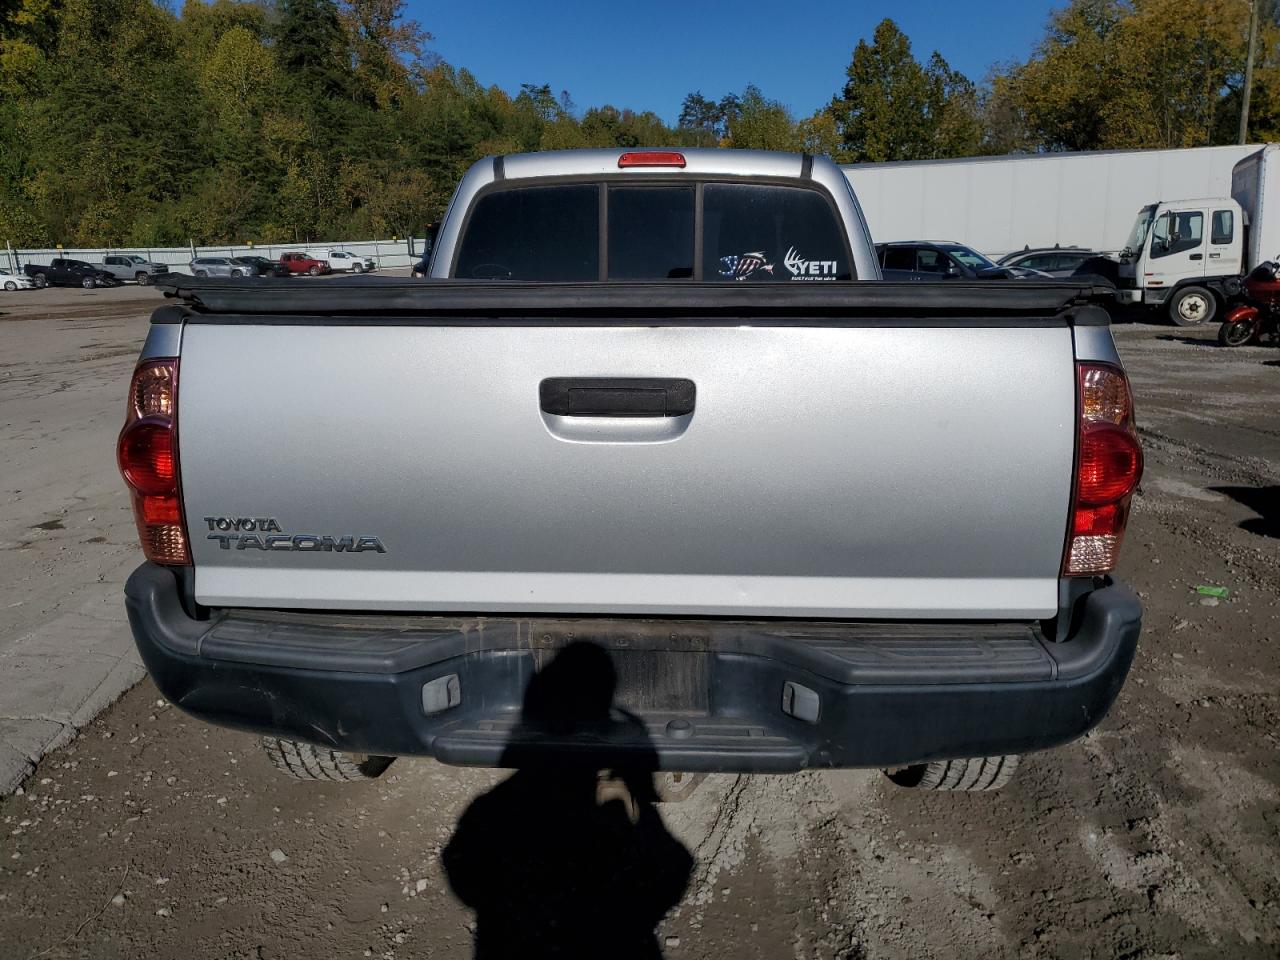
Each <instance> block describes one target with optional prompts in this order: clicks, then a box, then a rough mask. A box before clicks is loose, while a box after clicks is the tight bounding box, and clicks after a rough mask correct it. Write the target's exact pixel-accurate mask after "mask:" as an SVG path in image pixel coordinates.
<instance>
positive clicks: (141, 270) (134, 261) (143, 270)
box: [94, 253, 173, 285]
mask: <svg viewBox="0 0 1280 960" xmlns="http://www.w3.org/2000/svg"><path fill="white" fill-rule="evenodd" d="M94 266H95V267H97V268H98V269H99V270H102V271H104V272H105V273H109V274H111V275H112V276H113V277H115V278H116V279H117V280H137V281H138V283H140V284H143V285H146V284H149V283H155V281H156V278H157V277H160V276H163V275H164V274H166V273H169V272H171V270H172V269H173V268H172V267H170V266H168V265H167V264H163V263H154V262H152V261H150V260H147V259H145V258H143V257H140V256H138V255H137V254H136V253H114V254H111V255H109V256H106V257H103V258H102V262H101V263H95V264H94Z"/></svg>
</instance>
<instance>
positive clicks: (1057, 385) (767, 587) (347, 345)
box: [179, 151, 1109, 620]
mask: <svg viewBox="0 0 1280 960" xmlns="http://www.w3.org/2000/svg"><path fill="white" fill-rule="evenodd" d="M689 153H690V154H693V153H694V151H689ZM610 155H611V156H614V157H616V152H611V153H610ZM735 156H736V155H735ZM691 165H692V164H691ZM852 222H855V223H856V222H857V221H856V220H855V221H852ZM853 246H854V249H855V250H856V249H858V247H859V244H858V243H855V244H854V245H853ZM656 323H657V324H659V325H653V326H649V325H644V324H637V325H635V326H628V327H593V326H564V327H557V326H550V325H542V326H536V327H529V326H523V327H522V326H517V325H497V326H447V327H446V326H430V325H423V326H413V325H409V326H377V325H372V326H365V325H351V326H342V325H334V326H324V325H315V326H309V327H307V328H306V329H305V330H302V329H298V328H296V327H289V326H274V325H252V324H228V325H219V324H217V323H200V324H193V325H189V326H187V327H186V329H185V331H184V333H183V335H182V362H181V370H180V376H179V441H180V446H181V449H180V457H181V469H182V485H183V495H184V499H185V510H186V516H187V525H188V529H189V532H190V537H191V542H192V550H193V559H194V563H195V592H196V596H197V599H198V600H199V601H200V602H202V603H205V604H209V605H211V606H247V607H254V606H263V607H281V606H287V607H295V608H327V609H351V610H406V611H408V610H435V611H448V610H454V611H469V612H473V613H478V612H501V611H505V612H565V613H573V612H584V613H586V612H591V613H618V614H700V615H732V616H773V617H793V616H794V617H814V616H818V617H826V616H831V617H852V618H856V617H877V618H904V619H905V618H909V619H916V620H918V619H930V618H948V617H952V618H956V617H959V618H965V617H974V618H1032V617H1043V616H1051V615H1053V614H1054V613H1055V612H1056V610H1057V606H1058V575H1059V567H1060V564H1061V560H1062V549H1063V541H1064V537H1065V531H1066V525H1067V519H1068V509H1069V501H1070V489H1069V487H1070V481H1071V475H1072V458H1073V446H1074V436H1075V429H1074V424H1075V384H1074V376H1075V374H1074V362H1073V361H1074V356H1073V336H1072V333H1073V331H1072V329H1071V328H1070V327H1067V326H1026V327H1021V326H1004V327H1001V326H993V327H982V326H968V325H963V324H960V325H957V326H956V327H942V328H939V327H932V328H928V327H919V326H915V327H913V326H910V325H904V326H894V325H885V326H883V327H881V326H862V327H852V328H832V327H790V328H783V327H769V326H742V327H723V326H721V327H697V326H661V325H660V321H657V322H656ZM1100 329H1102V328H1100ZM1077 333H1079V331H1077ZM1108 339H1109V338H1108ZM1101 349H1102V348H1101V346H1096V347H1095V350H1101ZM264 357H267V358H277V359H276V361H275V362H273V363H270V364H264V363H260V362H257V361H256V358H264ZM548 377H670V378H687V379H690V380H692V381H694V383H695V384H696V388H697V398H696V405H695V408H694V411H693V413H692V414H690V415H688V417H687V418H670V419H671V420H683V421H684V422H680V423H668V422H655V419H654V418H644V417H640V418H634V419H629V420H616V419H615V420H611V421H609V420H602V419H597V418H591V417H586V418H578V417H570V418H560V417H552V416H549V415H547V414H545V413H544V412H543V411H542V410H541V408H540V404H539V383H540V382H541V381H542V380H543V379H544V378H548ZM566 420H567V421H574V422H571V423H566V422H562V421H566ZM205 518H224V519H228V518H271V519H273V520H275V521H277V523H278V525H279V528H280V533H279V535H280V536H284V537H285V538H286V540H287V539H288V538H289V537H290V536H293V535H307V536H313V537H317V538H320V537H326V536H327V537H333V538H342V537H356V538H359V537H375V538H377V539H378V542H379V544H380V545H381V546H382V547H383V548H384V549H385V553H380V552H376V551H373V550H366V551H362V552H347V551H341V552H339V551H327V552H326V551H322V550H304V551H301V552H296V551H292V550H262V549H257V548H255V547H254V546H253V545H252V544H251V545H250V546H249V547H248V548H240V541H238V540H237V541H225V542H227V543H228V548H227V549H223V547H222V543H223V542H224V541H222V540H219V539H218V538H217V537H218V536H219V535H224V536H225V531H220V530H218V529H216V528H215V529H213V530H210V529H208V521H206V519H205ZM255 536H258V537H261V534H260V533H259V534H255ZM211 537H212V538H211ZM310 542H311V541H308V543H310Z"/></svg>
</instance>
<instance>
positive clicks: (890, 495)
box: [118, 150, 1142, 790]
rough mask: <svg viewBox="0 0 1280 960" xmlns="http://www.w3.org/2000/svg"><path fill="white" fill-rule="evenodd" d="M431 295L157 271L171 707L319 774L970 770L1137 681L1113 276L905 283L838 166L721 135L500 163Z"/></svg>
mask: <svg viewBox="0 0 1280 960" xmlns="http://www.w3.org/2000/svg"><path fill="white" fill-rule="evenodd" d="M429 273H430V278H429V279H426V280H409V279H395V278H379V277H363V278H349V279H344V280H337V281H333V282H330V283H326V284H320V285H316V286H307V287H305V288H300V287H298V286H297V285H295V284H291V283H288V282H283V281H281V282H276V281H271V280H264V281H260V282H257V283H254V284H244V283H239V284H236V283H233V282H231V281H223V280H217V279H200V278H190V277H178V276H175V277H173V278H171V279H170V280H169V281H166V282H165V283H164V284H162V289H163V290H164V291H165V293H166V294H168V295H169V296H170V297H171V302H170V303H168V304H166V305H164V306H162V307H160V308H159V309H157V310H156V312H155V314H154V316H153V318H152V327H151V332H150V335H149V336H148V338H147V341H146V345H145V347H144V349H143V352H142V357H141V360H140V362H139V365H138V367H137V371H136V373H135V375H134V379H133V384H132V386H131V388H130V392H129V403H128V412H127V418H126V424H125V426H124V429H123V431H122V433H121V435H120V441H119V450H118V454H119V462H120V467H121V470H122V472H123V475H124V478H125V480H126V482H127V484H128V487H129V490H130V492H131V494H132V497H133V503H134V507H135V511H136V514H137V521H138V531H139V535H140V537H141V541H142V545H143V550H144V553H145V554H146V557H147V562H146V563H145V564H143V565H142V566H141V567H140V568H139V569H138V570H137V572H135V573H134V574H133V576H132V577H131V578H130V580H129V582H128V586H127V589H126V604H127V608H128V612H129V617H130V621H131V623H132V626H133V632H134V636H135V638H136V640H137V643H138V647H139V649H140V651H141V653H142V657H143V659H144V660H145V662H146V664H147V666H148V668H149V670H150V671H151V674H152V676H153V677H154V679H155V682H156V683H157V685H158V686H159V688H160V690H161V691H162V692H163V693H164V695H165V696H167V697H168V698H169V699H170V700H171V701H172V702H173V703H174V704H176V705H177V706H179V707H181V708H182V709H184V710H186V711H188V712H190V713H192V714H194V715H196V716H198V717H204V718H206V719H208V720H209V721H211V722H215V723H222V724H227V725H231V726H235V727H239V728H242V729H245V730H250V731H256V732H258V733H261V734H263V735H265V737H266V740H265V743H266V746H267V750H268V752H269V753H270V755H271V756H272V758H273V760H274V761H275V762H276V764H277V765H278V766H279V767H280V768H281V769H283V770H285V771H286V772H288V773H290V774H293V775H295V776H299V777H310V778H317V779H346V780H357V779H362V778H367V777H372V776H376V775H377V774H378V773H380V772H381V771H382V770H384V769H385V768H386V766H387V765H388V764H389V763H390V761H391V758H393V757H396V756H404V755H429V756H434V757H437V758H438V759H440V760H442V761H445V762H447V763H462V764H481V765H500V766H513V765H525V764H532V763H541V762H546V763H570V762H576V763H581V764H587V765H590V766H594V767H597V768H600V767H614V768H617V767H627V766H631V767H635V768H641V769H647V770H655V771H656V770H666V771H710V770H722V771H723V770H732V771H775V772H776V771H793V770H799V769H803V768H812V767H881V768H885V769H887V770H888V771H890V773H891V776H892V777H893V778H894V779H895V781H896V782H898V783H901V784H904V785H915V786H924V787H935V788H950V789H975V790H976V789H989V788H993V787H997V786H1000V785H1001V784H1002V783H1004V782H1005V781H1006V780H1007V779H1008V777H1009V776H1010V774H1011V773H1012V771H1013V768H1014V766H1015V763H1016V759H1017V755H1018V754H1021V753H1024V752H1026V751H1030V750H1037V749H1041V748H1045V747H1050V746H1053V745H1055V744H1060V743H1064V742H1066V741H1069V740H1071V739H1072V738H1074V737H1078V736H1079V735H1081V734H1082V733H1084V732H1085V731H1086V730H1088V729H1089V728H1090V727H1092V726H1093V725H1094V724H1096V723H1097V722H1098V721H1099V720H1100V719H1101V718H1102V716H1103V715H1104V714H1105V713H1106V711H1107V710H1108V708H1109V707H1110V705H1111V704H1112V702H1113V701H1114V699H1115V697H1116V694H1117V693H1118V691H1119V689H1120V687H1121V684H1122V683H1123V682H1124V678H1125V676H1126V674H1127V672H1128V669H1129V666H1130V663H1131V661H1132V658H1133V654H1134V649H1135V644H1136V642H1137V638H1138V633H1139V627H1140V622H1141V609H1140V607H1139V604H1138V602H1137V600H1136V599H1135V597H1134V596H1133V594H1132V593H1131V592H1129V591H1128V590H1127V589H1125V588H1124V587H1123V586H1121V585H1119V584H1117V583H1115V582H1113V581H1112V579H1111V576H1110V574H1111V571H1112V570H1113V569H1114V566H1115V564H1116V560H1117V556H1118V552H1119V549H1120V544H1121V540H1122V538H1123V535H1124V528H1125V522H1126V519H1127V515H1128V511H1129V501H1130V497H1131V495H1132V493H1133V491H1134V489H1135V487H1136V485H1137V482H1138V479H1139V476H1140V473H1141V469H1142V454H1141V449H1140V447H1139V444H1138V440H1137V434H1136V430H1135V426H1134V414H1133V405H1132V400H1131V397H1130V392H1129V386H1128V382H1127V380H1126V377H1125V374H1124V372H1123V370H1122V368H1121V365H1120V361H1119V358H1118V357H1117V355H1116V351H1115V346H1114V344H1113V342H1112V339H1111V332H1110V329H1109V321H1108V318H1107V314H1106V312H1105V311H1104V310H1103V309H1102V308H1100V307H1099V306H1097V305H1096V304H1095V303H1094V301H1095V300H1096V299H1098V298H1101V297H1108V296H1110V295H1111V289H1110V287H1104V288H1099V287H1094V286H1091V285H1089V284H1086V283H1071V282H1054V283H1050V282H1039V281H1034V280H1032V281H1026V282H1021V283H1017V284H1010V283H982V282H967V281H962V280H960V281H956V282H954V283H948V284H936V285H932V286H929V287H922V286H921V285H919V284H914V285H913V284H896V283H889V282H884V281H881V280H880V274H879V270H878V267H877V264H876V260H875V255H874V251H873V248H872V244H871V238H870V237H869V236H868V234H867V230H866V227H865V225H864V222H863V219H862V215H861V212H860V210H859V206H858V203H857V200H856V198H855V197H854V195H853V193H852V191H851V190H850V188H849V185H848V183H847V181H846V180H845V178H844V177H843V176H842V175H841V173H840V171H839V169H838V168H837V167H835V166H834V165H833V164H831V163H830V162H828V161H826V160H823V159H815V158H812V157H808V156H803V157H802V156H797V155H788V154H775V153H757V152H747V151H717V150H687V151H680V152H675V151H657V150H635V151H625V152H623V151H617V150H594V151H574V152H566V153H544V154H536V155H527V156H508V157H499V158H491V159H487V160H483V161H481V162H479V163H477V164H476V165H475V166H474V167H473V168H472V169H471V171H470V172H469V173H467V175H466V176H465V177H464V178H463V180H462V182H461V184H460V185H459V187H458V190H457V192H456V194H455V195H454V197H453V200H452V202H451V204H450V206H449V209H448V213H447V215H446V217H445V219H444V221H443V224H442V227H441V229H440V232H439V239H438V242H437V243H436V245H435V248H434V251H433V254H432V260H431V263H430V265H429ZM552 679H554V683H553V682H552Z"/></svg>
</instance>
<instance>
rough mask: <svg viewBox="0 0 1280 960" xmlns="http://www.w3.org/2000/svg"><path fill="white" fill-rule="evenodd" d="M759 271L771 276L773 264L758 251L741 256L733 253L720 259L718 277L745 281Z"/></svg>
mask: <svg viewBox="0 0 1280 960" xmlns="http://www.w3.org/2000/svg"><path fill="white" fill-rule="evenodd" d="M760 271H763V272H764V273H767V274H769V275H770V276H772V275H773V264H772V263H770V262H769V261H768V259H767V258H766V257H765V255H764V252H763V251H760V250H755V251H752V252H751V253H744V254H742V255H741V256H739V255H738V254H736V253H735V254H732V255H730V256H727V257H721V258H720V276H722V277H724V278H725V279H733V280H746V279H747V278H748V277H750V276H752V275H754V274H756V273H758V272H760Z"/></svg>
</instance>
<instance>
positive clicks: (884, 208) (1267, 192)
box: [844, 145, 1280, 325]
mask: <svg viewBox="0 0 1280 960" xmlns="http://www.w3.org/2000/svg"><path fill="white" fill-rule="evenodd" d="M1278 149H1280V148H1278V147H1277V146H1276V145H1271V146H1267V147H1262V146H1258V145H1246V146H1229V147H1198V148H1192V149H1186V150H1125V151H1104V152H1095V153H1058V154H1035V155H1031V156H1004V157H977V158H972V159H962V160H937V161H916V162H907V163H871V164H853V165H850V166H846V167H845V168H844V171H845V175H846V176H847V177H848V179H849V181H850V182H851V183H852V184H853V187H854V190H855V192H856V193H857V195H858V199H859V201H860V202H861V203H862V207H863V211H864V213H865V215H866V218H867V222H868V225H869V226H870V229H871V235H872V236H873V237H875V239H876V240H877V241H893V240H925V239H931V240H932V239H948V240H957V241H961V242H963V243H967V244H968V245H969V246H971V247H974V248H976V249H978V250H981V251H982V252H984V253H987V254H988V255H991V256H1000V255H1002V254H1004V253H1008V252H1011V251H1014V250H1021V249H1022V248H1023V247H1052V246H1055V245H1059V246H1064V247H1066V246H1083V247H1089V248H1091V249H1094V250H1098V251H1106V252H1109V253H1112V254H1114V256H1115V259H1116V261H1117V262H1116V265H1115V267H1114V269H1113V274H1112V276H1113V279H1115V281H1116V284H1117V286H1118V287H1119V288H1120V289H1119V293H1118V297H1117V299H1119V300H1120V301H1121V302H1122V303H1130V304H1145V305H1147V306H1150V307H1160V306H1163V307H1165V308H1166V309H1167V310H1168V313H1169V316H1170V318H1171V319H1172V320H1173V321H1174V322H1175V323H1178V324H1184V325H1185V324H1193V323H1203V322H1206V321H1208V320H1211V319H1213V317H1214V316H1215V315H1216V314H1217V313H1218V312H1219V310H1220V308H1221V307H1222V305H1223V303H1224V301H1225V300H1226V299H1227V298H1228V297H1230V296H1232V295H1234V294H1235V293H1236V292H1237V291H1238V290H1239V279H1240V277H1241V275H1242V274H1243V273H1245V272H1247V271H1248V270H1250V269H1252V268H1253V267H1255V266H1257V264H1258V263H1259V262H1261V261H1263V260H1268V259H1277V258H1280V213H1277V211H1280V153H1278V152H1277V150H1278ZM1166 198H1171V199H1166ZM1177 198H1192V199H1177ZM1135 212H1136V214H1137V220H1136V221H1135V219H1134V215H1135ZM1268 213H1270V217H1268V216H1267V214H1268Z"/></svg>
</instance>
